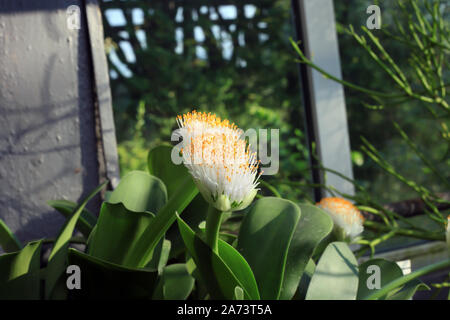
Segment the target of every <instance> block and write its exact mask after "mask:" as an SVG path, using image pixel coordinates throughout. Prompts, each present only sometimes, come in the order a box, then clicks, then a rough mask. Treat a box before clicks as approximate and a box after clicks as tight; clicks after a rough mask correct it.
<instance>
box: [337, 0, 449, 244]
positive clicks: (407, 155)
mask: <svg viewBox="0 0 450 320" xmlns="http://www.w3.org/2000/svg"><path fill="white" fill-rule="evenodd" d="M334 3H335V12H336V20H337V24H338V36H339V47H340V55H341V64H342V71H343V78H344V79H345V80H347V81H350V82H352V83H354V84H357V85H360V86H363V87H366V88H370V89H371V90H374V91H378V92H383V93H385V94H387V95H385V96H377V97H378V98H371V97H370V96H369V95H367V94H366V93H363V92H359V91H358V90H352V89H349V88H346V90H345V97H346V103H347V111H348V119H349V130H350V141H351V146H352V158H353V167H354V175H355V179H356V181H357V182H358V183H359V184H360V185H362V186H363V187H364V188H366V189H367V193H368V194H369V195H370V197H371V199H372V200H374V201H376V202H377V203H380V204H388V203H392V202H398V201H404V200H409V199H417V198H419V199H420V197H423V196H424V195H425V194H429V195H431V194H433V193H445V192H448V191H449V186H450V185H449V181H450V179H449V178H450V170H449V168H450V166H449V165H450V157H449V137H448V128H449V123H450V122H449V113H448V110H447V111H445V105H444V104H445V102H444V104H439V103H435V102H433V101H431V102H430V101H427V100H424V99H422V98H417V96H420V95H424V96H430V95H431V96H432V95H436V96H441V95H442V91H441V90H442V83H441V82H440V81H443V83H446V84H448V81H449V73H448V60H447V62H445V57H447V59H448V52H447V53H446V54H442V56H441V52H442V50H441V49H442V48H440V46H439V45H437V46H436V45H431V46H428V44H427V42H423V44H424V47H423V48H422V49H420V45H421V43H422V41H425V40H424V38H423V35H421V34H420V31H417V30H418V29H414V28H416V27H417V26H419V27H418V28H419V29H420V25H421V22H420V21H419V20H420V19H419V17H418V16H417V12H421V13H420V15H419V16H420V17H422V19H423V21H422V23H423V24H424V25H425V26H426V25H427V24H428V25H429V26H433V18H432V14H431V12H432V11H433V9H431V11H430V8H431V6H430V5H431V3H432V2H431V1H425V2H422V1H419V2H417V11H416V10H415V9H414V7H413V6H412V5H411V4H410V3H409V2H408V1H403V2H402V3H403V4H404V8H402V7H400V6H399V5H398V4H397V1H388V0H382V1H377V4H378V5H379V7H380V8H381V17H382V20H381V21H382V24H381V28H380V29H374V30H372V32H373V35H374V36H375V37H377V39H378V40H379V43H380V44H381V45H382V46H383V47H384V50H385V51H386V52H387V54H389V56H390V57H391V58H392V60H393V61H394V62H395V64H396V66H394V65H393V64H391V63H390V61H389V58H388V57H387V56H386V55H384V54H383V53H382V51H381V50H380V48H377V44H376V42H373V41H372V40H371V39H370V36H369V35H368V34H366V33H365V32H364V31H363V30H362V28H361V27H362V26H364V27H365V26H366V22H367V20H368V18H369V16H370V14H366V9H367V7H368V5H369V4H368V2H367V1H359V0H352V1H345V2H344V1H335V2H334ZM425 4H426V5H425ZM349 8H351V10H350V9H349ZM437 10H439V12H440V13H441V14H442V17H443V19H442V21H441V22H442V23H448V21H449V19H448V15H449V13H450V6H449V5H448V3H445V1H442V2H441V4H440V5H438V6H437ZM357 12H358V14H357ZM408 19H412V20H408ZM445 21H446V22H445ZM350 24H351V25H353V27H354V30H355V32H356V33H357V34H358V35H360V36H361V35H364V36H365V38H366V40H367V44H368V45H369V46H370V48H372V50H373V52H375V53H377V54H378V55H379V57H381V58H380V59H379V60H378V61H376V60H374V59H373V58H372V57H371V56H370V54H369V52H368V51H367V50H366V48H364V47H363V46H361V45H359V44H358V42H357V41H356V39H355V38H354V37H353V36H352V35H351V34H350V32H349V30H350V29H349V28H348V26H349V25H350ZM414 24H416V26H414ZM411 27H412V28H413V29H412V30H415V31H414V32H415V33H416V35H418V38H417V39H422V40H419V42H417V40H416V39H415V38H414V34H413V32H412V31H411V29H410V28H411ZM402 28H403V29H402ZM431 28H433V27H431ZM402 30H403V31H402ZM447 30H448V24H447ZM403 32H404V34H403ZM443 43H445V41H444V42H443ZM430 50H431V51H430ZM441 59H444V60H441ZM383 66H384V67H387V68H389V70H390V72H392V73H393V74H394V75H395V77H396V79H395V78H393V77H392V76H391V75H390V74H389V73H388V72H386V70H384V69H383V68H384V67H383ZM442 67H443V70H444V71H443V73H442V71H439V70H440V68H442ZM396 68H398V69H396ZM400 70H401V71H400ZM417 70H419V71H417ZM421 70H422V74H421ZM445 70H446V71H445ZM405 79H406V80H405ZM423 81H425V82H423ZM399 82H401V83H403V86H405V87H406V88H408V86H409V87H410V88H411V90H412V92H414V93H415V94H416V97H411V96H408V94H406V91H405V90H404V89H402V88H401V86H400V85H399ZM428 84H429V85H430V86H431V87H433V89H432V91H435V90H437V91H435V92H432V93H429V92H428V91H427V90H428V88H427V85H428ZM406 90H408V89H406ZM444 96H445V93H444ZM446 100H447V102H446V103H448V98H446ZM361 137H363V138H365V139H367V141H368V142H369V143H370V144H371V145H372V146H373V148H374V149H373V150H371V149H370V146H369V145H368V144H366V143H364V140H363V139H362V138H361ZM365 150H366V151H369V152H365ZM370 154H375V155H377V154H378V155H379V156H380V157H381V159H382V160H380V161H381V164H382V166H380V165H379V164H378V163H377V161H375V160H374V159H373V158H371V157H370ZM383 161H385V162H383ZM383 166H385V169H383V168H382V167H383ZM425 190H426V191H425ZM358 195H359V196H363V192H361V191H360V192H359V193H358ZM447 201H448V198H447ZM417 204H418V202H409V204H408V205H405V206H404V208H407V207H409V209H414V206H417ZM430 210H431V209H430ZM409 211H414V210H409ZM441 212H442V214H444V216H445V217H446V214H445V212H446V211H445V210H442V211H441ZM447 212H448V210H447ZM411 222H413V223H414V224H415V225H416V226H418V227H420V228H422V229H425V230H434V231H440V232H442V223H436V222H434V221H433V220H432V219H429V218H427V217H425V216H423V215H422V216H419V217H414V218H411ZM394 242H395V243H394ZM394 242H388V243H387V246H388V247H389V246H391V247H393V246H394V245H395V246H401V245H406V244H410V243H417V242H418V241H417V240H414V239H413V240H411V238H410V239H409V240H407V241H406V239H397V240H396V241H394ZM419 242H420V240H419ZM381 247H382V246H381Z"/></svg>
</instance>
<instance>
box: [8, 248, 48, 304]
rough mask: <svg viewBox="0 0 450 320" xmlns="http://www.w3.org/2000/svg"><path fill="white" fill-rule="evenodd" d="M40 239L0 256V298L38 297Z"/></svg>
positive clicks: (20, 298) (21, 298)
mask: <svg viewBox="0 0 450 320" xmlns="http://www.w3.org/2000/svg"><path fill="white" fill-rule="evenodd" d="M41 244H42V243H41V241H34V242H29V243H28V244H27V245H26V246H25V247H24V248H23V249H22V250H20V251H17V252H13V253H7V254H3V255H1V256H0V300H16V299H17V300H23V299H26V300H28V299H33V300H35V299H36V300H37V299H39V298H40V277H39V274H40V261H41V259H40V255H41Z"/></svg>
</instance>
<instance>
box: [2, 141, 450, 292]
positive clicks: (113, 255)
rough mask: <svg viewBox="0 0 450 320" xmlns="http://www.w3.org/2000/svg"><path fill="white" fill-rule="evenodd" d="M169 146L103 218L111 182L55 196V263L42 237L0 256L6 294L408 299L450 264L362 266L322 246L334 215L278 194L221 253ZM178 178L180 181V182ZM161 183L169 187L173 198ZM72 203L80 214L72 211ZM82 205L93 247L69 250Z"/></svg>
mask: <svg viewBox="0 0 450 320" xmlns="http://www.w3.org/2000/svg"><path fill="white" fill-rule="evenodd" d="M170 152H171V149H170V148H166V147H159V148H156V149H155V150H152V151H150V154H151V155H152V156H151V157H149V158H150V159H153V160H154V163H153V160H152V161H151V163H153V164H152V165H151V166H150V167H151V168H153V169H152V170H153V173H155V174H157V173H161V176H160V177H159V178H157V177H155V176H152V175H151V174H148V173H146V172H143V171H141V172H140V171H132V172H130V173H128V174H127V175H126V176H125V177H124V178H123V179H122V180H121V182H120V183H119V186H118V187H117V188H116V189H115V190H114V191H112V193H111V194H110V196H109V199H108V200H107V201H105V202H104V203H103V205H102V207H101V210H100V214H99V218H98V219H92V217H91V216H90V215H91V213H87V211H84V210H85V209H84V208H85V205H86V204H87V202H88V201H89V199H91V198H92V197H93V196H94V195H95V194H96V193H97V192H98V191H99V190H101V189H102V188H103V187H104V186H105V184H106V182H105V183H104V184H102V185H100V186H99V187H98V188H97V189H96V190H94V191H93V192H92V193H91V194H90V195H89V196H88V197H87V198H86V199H85V200H83V202H82V203H81V204H80V205H75V206H74V205H73V203H71V202H60V201H56V202H52V204H53V205H55V207H57V208H59V210H60V211H63V213H64V214H65V215H66V216H67V218H66V219H67V221H66V223H65V224H64V225H63V227H62V228H61V231H60V234H59V236H58V237H57V239H56V241H54V245H53V248H52V251H51V254H50V258H49V261H48V264H47V266H45V267H43V266H41V264H40V251H41V245H42V243H43V241H46V242H51V241H49V240H47V239H44V240H40V241H33V242H30V243H28V244H27V245H26V246H25V247H24V248H23V249H20V248H19V249H20V250H17V251H14V252H11V253H6V254H3V255H1V256H0V297H1V298H2V299H67V298H70V299H83V300H84V299H229V300H233V299H234V300H242V299H252V300H259V299H305V298H306V299H355V298H358V299H385V298H387V299H409V298H410V297H412V296H413V295H414V293H415V292H416V291H417V290H419V289H423V288H425V286H424V285H423V284H422V283H421V282H420V281H419V280H418V277H420V276H423V275H425V274H427V273H429V272H433V271H436V270H439V269H442V268H445V267H448V266H449V265H450V260H447V261H443V262H440V263H437V264H435V265H430V266H427V267H425V268H424V269H421V270H418V271H416V272H414V273H413V274H411V275H407V276H402V274H401V272H399V271H398V270H399V269H398V267H396V265H395V263H392V262H388V261H380V260H370V261H368V262H366V263H364V264H362V265H361V266H359V268H358V266H357V264H356V259H355V257H354V255H353V253H352V252H351V250H350V248H349V247H348V246H347V245H346V244H345V243H338V242H333V243H331V244H329V245H328V246H327V248H326V249H325V251H324V252H323V254H321V251H320V250H318V249H320V245H321V244H322V242H323V240H324V239H325V238H326V237H327V236H328V235H329V234H330V232H331V230H332V228H333V223H332V220H331V219H330V218H329V216H328V214H326V213H325V212H323V211H322V209H319V208H318V207H315V206H312V205H308V204H300V205H299V206H298V205H296V204H295V203H293V202H291V201H289V200H285V199H282V198H276V197H263V198H262V199H260V200H258V201H256V202H255V203H254V204H253V205H252V206H251V207H249V208H248V210H247V211H246V212H245V218H244V219H243V221H242V223H240V225H239V227H238V235H237V238H236V239H235V241H231V243H232V244H229V243H227V242H225V241H223V240H221V239H219V240H218V248H217V251H215V250H213V248H212V247H210V246H209V245H208V244H207V243H206V242H205V241H204V236H205V232H204V231H203V229H202V228H198V227H197V228H196V230H197V231H196V232H195V231H194V230H193V228H192V227H191V226H189V225H188V224H187V223H186V222H185V221H184V220H182V219H181V218H180V216H179V215H177V214H176V213H177V212H179V213H182V212H183V211H184V209H188V210H186V212H184V213H183V214H184V215H186V214H187V213H188V212H192V213H194V215H195V217H194V218H192V217H186V218H187V219H186V220H188V221H190V222H193V223H194V225H198V223H197V222H198V221H199V219H202V218H203V219H204V217H205V216H204V215H201V214H200V215H199V214H198V212H203V214H204V213H206V212H207V211H208V205H207V204H206V203H205V202H204V201H203V202H201V201H194V202H192V200H193V199H194V198H195V196H196V195H197V193H198V191H196V188H195V186H193V185H191V186H192V188H193V189H190V188H189V184H186V183H185V180H186V176H183V173H182V174H177V175H172V174H171V173H170V170H167V168H164V169H163V168H162V167H161V163H159V165H156V164H158V161H157V159H168V158H167V156H168V155H169V154H170ZM158 154H159V156H158ZM171 166H173V164H171V163H169V164H168V167H169V168H170V167H171ZM183 172H184V173H186V172H185V171H183ZM187 177H189V176H187ZM167 179H169V180H167ZM175 180H177V181H180V184H177V183H173V182H174V181H175ZM191 180H192V179H191ZM163 181H168V185H169V186H171V187H169V190H171V191H169V197H168V199H167V197H166V189H167V188H166V186H165V184H164V182H163ZM183 181H184V182H183ZM191 183H192V181H191ZM173 189H175V190H174V191H173ZM111 199H112V200H111ZM191 202H192V206H190V204H191ZM300 208H301V209H300ZM68 210H72V211H73V213H72V214H66V212H67V211H68ZM149 210H153V211H155V212H154V213H152V212H150V211H149ZM83 212H84V217H85V218H86V219H89V221H90V223H93V225H92V224H89V227H90V230H91V232H90V234H88V235H84V238H83V241H81V242H82V243H85V244H86V243H87V248H85V249H84V250H82V251H80V250H79V249H73V248H69V244H70V243H71V242H74V241H75V240H76V239H75V238H72V237H71V236H72V233H73V231H74V229H75V228H86V226H87V225H86V224H85V223H79V222H80V219H81V218H82V216H83ZM225 216H226V215H225ZM174 217H175V219H176V218H177V217H178V223H177V226H178V230H179V232H180V237H181V239H182V243H183V247H181V248H177V251H180V250H181V252H178V253H177V254H175V255H173V256H172V258H171V259H169V256H170V251H171V248H172V245H171V243H172V242H171V241H170V240H167V239H165V237H166V234H167V236H168V238H172V237H173V236H174V234H173V233H172V234H170V233H167V231H168V229H169V227H170V225H171V224H172V222H173V219H174ZM199 217H200V218H199ZM85 231H86V230H85ZM232 239H233V237H232ZM177 246H179V244H177ZM316 251H319V253H317V252H316ZM315 252H316V254H313V253H315ZM316 255H317V256H318V257H317V258H316V257H314V256H316ZM369 264H376V265H379V266H380V267H381V269H382V273H383V276H382V281H381V289H379V290H375V291H368V290H366V288H365V287H364V283H365V281H366V279H367V274H366V273H365V272H366V269H367V266H368V265H369ZM68 265H76V266H78V267H79V268H80V270H81V277H80V278H81V279H80V280H81V289H79V290H75V289H74V290H70V291H69V290H67V287H66V283H67V282H70V281H72V280H73V279H72V278H69V277H72V275H70V274H66V272H65V271H66V268H67V266H68ZM358 269H359V272H358ZM64 274H66V276H64ZM42 293H44V294H42Z"/></svg>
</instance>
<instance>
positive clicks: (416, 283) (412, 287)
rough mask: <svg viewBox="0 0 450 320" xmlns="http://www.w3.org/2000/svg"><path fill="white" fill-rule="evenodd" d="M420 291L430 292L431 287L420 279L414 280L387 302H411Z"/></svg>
mask: <svg viewBox="0 0 450 320" xmlns="http://www.w3.org/2000/svg"><path fill="white" fill-rule="evenodd" d="M419 290H430V287H428V286H427V285H426V284H425V283H423V282H422V281H420V280H419V279H414V280H412V281H410V282H408V283H406V285H405V286H404V288H403V289H402V290H400V291H399V292H397V293H395V294H393V295H391V296H389V297H388V298H387V300H410V299H411V298H412V297H413V296H414V294H415V293H416V292H417V291H419Z"/></svg>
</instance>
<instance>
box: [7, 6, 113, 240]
mask: <svg viewBox="0 0 450 320" xmlns="http://www.w3.org/2000/svg"><path fill="white" fill-rule="evenodd" d="M88 2H92V1H88ZM70 5H78V6H79V7H80V8H81V29H79V30H70V29H69V28H68V27H67V14H66V9H67V7H69V6H70ZM87 26H88V24H87V21H86V11H85V5H84V1H81V0H80V1H74V0H70V1H63V0H46V1H20V0H0V218H1V219H3V220H4V221H5V223H6V224H7V225H8V226H9V227H10V228H11V229H12V231H13V232H15V233H16V235H17V236H18V238H19V239H20V240H22V241H26V240H31V239H38V238H42V237H55V236H56V235H57V231H58V230H59V228H60V226H61V225H62V224H63V222H64V219H62V217H61V216H60V214H59V213H57V212H56V211H54V210H53V209H51V208H50V207H49V206H48V205H47V204H46V201H47V200H51V199H68V200H72V201H78V200H80V199H81V198H82V197H84V196H85V195H86V194H88V193H89V191H90V190H92V189H94V188H95V187H96V186H97V185H98V184H99V181H100V180H101V178H102V176H103V175H104V173H103V171H104V169H102V168H104V166H105V164H104V162H105V161H104V158H103V154H102V152H103V151H102V150H103V148H102V146H101V143H102V138H101V133H100V136H99V134H97V135H96V124H97V129H98V126H99V120H97V121H96V116H95V110H96V109H95V108H96V105H98V101H97V95H96V90H95V89H96V79H95V75H94V71H93V66H92V65H93V62H92V52H91V44H90V41H91V40H90V37H89V32H88V30H92V29H95V30H96V31H97V32H99V33H100V32H102V29H101V25H100V26H99V27H98V28H89V29H88V27H87ZM94 38H95V37H94ZM97 38H102V35H101V37H99V36H98V35H96V38H95V39H97ZM100 47H101V48H100V49H103V45H102V44H101V46H100ZM97 49H98V48H97ZM97 54H98V53H97ZM100 54H103V55H104V53H100ZM105 63H106V62H105ZM104 70H105V71H104V72H107V71H106V68H104ZM102 76H103V78H105V79H108V75H107V74H105V75H102ZM104 85H105V83H103V86H104ZM103 90H108V91H107V94H109V86H106V88H103ZM106 108H109V110H106V112H109V113H110V114H111V120H112V111H111V105H110V100H109V106H108V105H107V106H106ZM103 112H105V111H103ZM97 118H99V117H97ZM109 125H110V127H111V126H112V128H114V126H113V124H109ZM97 131H98V130H97ZM100 132H101V130H100ZM112 134H113V135H114V131H113V133H112ZM113 143H114V146H113V147H114V148H113V150H115V139H114V141H113ZM99 150H100V151H99ZM115 160H117V156H116V159H115ZM99 204H100V198H99V197H97V198H96V199H94V200H93V201H92V202H91V204H90V208H91V209H92V210H94V211H95V210H97V209H98V207H99Z"/></svg>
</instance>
